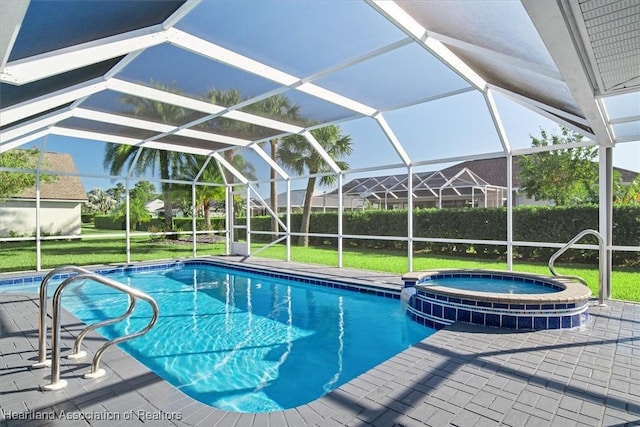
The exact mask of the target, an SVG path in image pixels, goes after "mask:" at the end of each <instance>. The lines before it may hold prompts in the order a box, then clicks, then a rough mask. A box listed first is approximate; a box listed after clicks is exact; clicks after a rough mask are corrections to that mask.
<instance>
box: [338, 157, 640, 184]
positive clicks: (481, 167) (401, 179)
mask: <svg viewBox="0 0 640 427" xmlns="http://www.w3.org/2000/svg"><path fill="white" fill-rule="evenodd" d="M517 160H518V156H513V170H512V171H513V188H514V189H518V188H519V187H520V180H519V179H518V175H519V173H520V167H519V166H518V162H517ZM464 169H468V170H469V171H470V172H471V173H472V174H473V176H474V177H475V178H476V179H477V180H478V181H477V182H469V181H468V180H462V179H460V180H457V181H456V180H454V181H451V183H450V185H451V186H456V185H462V186H469V185H471V186H474V185H478V186H481V185H482V184H488V185H492V186H497V187H506V186H507V159H506V157H498V158H495V159H481V160H468V161H466V162H462V163H457V164H455V165H453V166H449V167H448V168H445V169H442V170H441V171H439V172H440V173H441V174H442V177H435V174H437V173H438V172H422V173H419V174H415V175H414V193H415V190H416V189H420V185H422V184H423V182H422V179H425V178H426V177H429V176H433V177H434V178H440V180H439V181H434V180H433V178H431V179H430V180H429V181H428V182H427V181H425V183H427V184H429V183H430V182H431V181H433V184H430V186H431V187H432V188H438V184H443V183H444V181H443V180H442V178H444V177H454V176H455V175H456V174H458V173H459V172H461V171H463V170H464ZM613 169H614V171H616V172H618V173H620V176H621V177H622V181H623V182H631V181H633V180H634V179H635V178H636V176H638V175H639V174H638V173H637V172H633V171H630V170H627V169H622V168H616V167H614V168H613ZM406 180H407V175H406V174H401V175H385V176H377V177H373V178H360V179H354V180H352V181H349V182H347V183H346V184H345V185H344V187H343V192H345V193H347V192H351V193H364V192H369V193H374V192H379V191H383V192H384V191H391V190H394V189H396V190H397V189H398V186H399V185H402V184H403V183H406ZM405 188H406V187H405Z"/></svg>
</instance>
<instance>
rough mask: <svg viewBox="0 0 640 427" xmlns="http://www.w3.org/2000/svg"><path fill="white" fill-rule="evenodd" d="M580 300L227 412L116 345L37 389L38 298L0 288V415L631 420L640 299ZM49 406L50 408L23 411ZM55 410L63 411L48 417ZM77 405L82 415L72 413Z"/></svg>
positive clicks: (138, 420) (332, 272)
mask: <svg viewBox="0 0 640 427" xmlns="http://www.w3.org/2000/svg"><path fill="white" fill-rule="evenodd" d="M213 259H216V258H213ZM217 259H221V260H223V261H224V262H239V263H242V264H243V265H245V266H253V267H256V268H276V269H277V270H279V271H292V272H295V273H297V274H311V275H317V276H320V277H329V278H334V279H336V280H349V279H350V278H353V279H357V280H365V281H374V282H378V283H386V285H387V287H390V288H394V287H398V288H399V287H400V286H401V285H402V281H401V279H400V276H397V277H396V276H394V275H389V274H384V273H375V272H363V271H359V270H352V269H336V268H330V267H323V266H316V265H306V264H301V263H286V262H283V261H273V260H264V259H254V258H249V259H246V260H245V259H241V258H239V257H221V258H217ZM590 312H591V314H592V321H591V322H590V323H589V324H588V325H586V326H583V327H581V328H578V329H568V330H552V331H537V332H514V331H509V330H502V329H486V328H483V327H479V326H474V325H467V324H453V325H451V326H448V327H446V328H445V329H442V330H440V331H438V332H437V333H435V334H434V335H432V336H430V337H428V338H426V339H425V340H423V341H422V342H420V343H417V344H416V345H414V346H412V347H410V348H408V349H407V350H405V351H404V352H402V353H400V354H398V355H396V356H394V357H391V358H390V359H389V360H387V361H385V362H383V363H382V364H380V365H378V366H377V367H375V368H373V369H371V370H369V371H368V372H366V373H364V374H362V375H361V376H360V377H358V378H356V379H354V380H353V381H351V382H349V383H347V384H345V385H343V386H342V387H340V388H339V389H337V390H335V391H333V392H332V393H329V394H328V395H325V396H323V397H322V398H320V399H318V400H316V401H314V402H311V403H309V404H307V405H303V406H301V407H298V408H294V409H290V410H286V411H276V412H271V413H268V414H237V413H231V412H226V411H221V410H217V409H215V408H211V407H209V406H207V405H204V404H202V403H200V402H197V401H195V400H193V399H192V398H190V397H188V396H186V395H184V394H183V393H182V392H181V391H179V390H178V389H176V388H175V387H173V386H171V385H170V384H168V383H166V382H165V381H163V380H162V379H160V378H159V377H158V376H156V375H155V374H154V373H152V372H149V371H148V370H147V369H146V368H145V367H144V366H143V365H141V364H140V363H139V362H137V361H136V360H134V359H133V358H131V357H129V356H128V355H127V354H125V353H124V352H122V351H121V350H120V349H119V348H117V347H112V348H110V349H108V350H107V351H106V352H105V353H104V356H103V360H102V367H103V368H104V369H105V370H106V371H107V375H106V376H105V377H103V378H100V379H97V380H86V379H84V378H82V375H83V374H84V373H85V372H87V371H88V369H89V363H90V359H89V358H87V359H83V360H81V361H78V362H71V361H68V360H67V359H63V361H62V365H61V366H62V367H61V373H62V378H64V379H66V380H68V381H69V384H68V386H67V387H66V388H65V389H63V390H60V391H55V392H54V391H50V392H43V391H41V390H40V386H41V385H43V384H46V383H47V382H48V379H47V378H46V377H47V376H48V375H49V372H50V371H49V369H41V370H32V369H30V368H29V367H30V365H31V364H32V363H33V362H34V361H35V360H36V359H37V323H38V322H37V298H36V297H35V295H25V296H20V295H7V294H0V375H1V380H0V426H19V425H23V426H32V425H64V426H67V425H73V426H75V425H78V426H87V425H91V426H117V425H122V426H129V425H154V426H156V425H157V426H165V425H166V426H234V427H240V426H292V427H297V426H300V427H302V426H306V425H318V426H358V427H360V426H381V427H387V426H396V427H401V426H404V427H411V426H446V425H452V426H467V425H469V426H471V425H506V426H547V425H551V426H561V427H565V426H567V425H585V426H589V425H593V426H626V425H628V426H632V425H640V304H633V303H627V302H620V301H611V302H610V303H609V304H608V305H607V306H605V307H598V306H592V307H591V308H590ZM62 323H63V325H65V328H64V332H63V333H62V344H63V347H62V348H63V355H65V354H67V353H68V352H69V350H70V348H71V346H72V345H73V337H75V334H77V332H78V331H79V330H80V329H81V323H80V322H79V321H78V320H77V319H75V318H74V317H73V316H72V315H70V314H69V313H66V312H64V313H63V314H62ZM103 342H104V340H103V339H102V338H100V337H99V336H97V335H96V334H89V335H88V336H87V338H86V339H85V341H84V346H85V349H86V350H88V353H89V354H90V355H91V356H92V355H93V353H94V352H95V350H96V349H97V348H99V346H100V345H102V343H103ZM53 410H55V411H56V414H57V415H56V416H57V417H58V418H56V419H54V420H46V419H40V420H38V419H34V417H36V418H37V417H38V416H40V417H41V418H42V417H45V416H48V415H49V414H50V413H51V411H53ZM63 410H64V411H65V412H64V414H66V416H67V417H68V418H66V419H60V417H59V416H60V414H61V412H60V411H63ZM79 415H84V416H85V418H84V419H82V418H80V419H71V418H73V417H78V416H79ZM100 416H102V417H103V418H107V417H111V418H114V417H118V419H99V417H100ZM125 417H126V419H125ZM154 417H155V418H156V419H153V418H154ZM158 417H161V418H162V417H163V419H157V418H158Z"/></svg>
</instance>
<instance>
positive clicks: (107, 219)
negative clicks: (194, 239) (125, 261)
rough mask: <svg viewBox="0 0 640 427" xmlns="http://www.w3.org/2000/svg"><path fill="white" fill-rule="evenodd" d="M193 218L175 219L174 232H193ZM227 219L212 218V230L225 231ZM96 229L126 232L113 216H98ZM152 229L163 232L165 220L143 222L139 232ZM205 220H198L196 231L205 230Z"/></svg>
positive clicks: (123, 226) (120, 221)
mask: <svg viewBox="0 0 640 427" xmlns="http://www.w3.org/2000/svg"><path fill="white" fill-rule="evenodd" d="M192 224H193V222H192V220H191V218H173V230H175V231H191V230H192V228H193V227H192ZM224 225H225V219H224V218H220V217H215V218H211V229H212V230H221V229H224ZM94 227H95V228H97V229H103V230H124V229H125V223H124V220H122V219H118V218H117V217H115V216H113V215H96V216H95V219H94ZM150 229H152V230H153V229H156V230H163V229H164V219H163V218H152V219H151V221H147V222H143V223H141V224H140V225H139V227H138V231H149V230H150ZM204 229H205V227H204V218H196V230H198V231H200V230H204Z"/></svg>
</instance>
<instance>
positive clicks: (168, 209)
mask: <svg viewBox="0 0 640 427" xmlns="http://www.w3.org/2000/svg"><path fill="white" fill-rule="evenodd" d="M160 178H162V179H169V178H170V175H169V154H168V153H167V152H166V151H164V150H161V151H160ZM161 188H162V199H163V200H164V224H165V227H166V228H167V230H171V229H172V228H173V206H172V204H173V203H172V200H171V184H170V183H168V182H163V183H162V184H161Z"/></svg>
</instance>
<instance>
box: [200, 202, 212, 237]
mask: <svg viewBox="0 0 640 427" xmlns="http://www.w3.org/2000/svg"><path fill="white" fill-rule="evenodd" d="M202 206H203V212H202V215H203V216H204V227H205V228H204V229H205V230H207V231H211V201H210V200H208V199H207V200H205V201H204V203H203V204H202Z"/></svg>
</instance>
